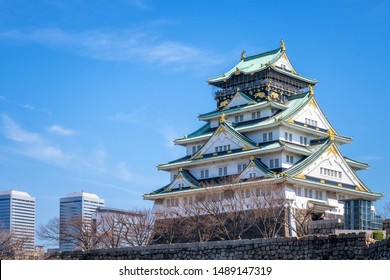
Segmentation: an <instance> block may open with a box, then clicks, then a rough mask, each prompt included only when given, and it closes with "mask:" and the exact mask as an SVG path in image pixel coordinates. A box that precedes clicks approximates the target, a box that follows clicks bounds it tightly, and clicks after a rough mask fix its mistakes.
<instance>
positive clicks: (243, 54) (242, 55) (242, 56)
mask: <svg viewBox="0 0 390 280" xmlns="http://www.w3.org/2000/svg"><path fill="white" fill-rule="evenodd" d="M245 52H246V51H245V50H243V51H242V52H241V60H243V59H244V58H245Z"/></svg>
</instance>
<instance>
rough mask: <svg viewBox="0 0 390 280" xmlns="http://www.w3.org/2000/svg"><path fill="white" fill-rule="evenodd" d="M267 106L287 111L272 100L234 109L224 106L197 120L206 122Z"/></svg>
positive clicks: (285, 107)
mask: <svg viewBox="0 0 390 280" xmlns="http://www.w3.org/2000/svg"><path fill="white" fill-rule="evenodd" d="M248 98H250V97H248ZM252 100H253V99H252ZM268 106H271V107H274V108H277V109H281V110H284V109H287V106H286V105H284V104H281V103H277V102H274V101H272V100H270V101H269V100H263V101H260V102H257V103H255V104H248V105H243V106H240V107H234V108H229V107H228V106H226V107H224V108H222V109H220V110H214V111H211V112H208V113H204V114H199V115H198V118H199V119H200V120H208V119H212V118H218V117H220V116H221V115H222V114H225V115H230V114H235V113H237V112H240V113H241V112H247V111H251V110H258V109H261V108H265V107H268Z"/></svg>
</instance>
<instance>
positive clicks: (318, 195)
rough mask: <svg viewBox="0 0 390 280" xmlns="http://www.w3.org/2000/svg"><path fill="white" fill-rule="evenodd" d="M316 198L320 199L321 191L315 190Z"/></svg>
mask: <svg viewBox="0 0 390 280" xmlns="http://www.w3.org/2000/svg"><path fill="white" fill-rule="evenodd" d="M316 199H319V200H322V191H316Z"/></svg>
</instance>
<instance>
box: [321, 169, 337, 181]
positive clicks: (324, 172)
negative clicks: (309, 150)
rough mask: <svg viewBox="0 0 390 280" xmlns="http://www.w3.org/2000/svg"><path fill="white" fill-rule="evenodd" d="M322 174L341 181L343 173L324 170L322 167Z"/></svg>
mask: <svg viewBox="0 0 390 280" xmlns="http://www.w3.org/2000/svg"><path fill="white" fill-rule="evenodd" d="M320 174H321V175H325V176H329V177H333V178H339V179H341V177H342V173H341V172H340V171H336V170H332V169H328V168H322V167H321V168H320Z"/></svg>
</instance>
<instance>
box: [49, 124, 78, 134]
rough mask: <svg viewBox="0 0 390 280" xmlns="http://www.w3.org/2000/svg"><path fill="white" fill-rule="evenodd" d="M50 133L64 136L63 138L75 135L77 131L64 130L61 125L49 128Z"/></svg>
mask: <svg viewBox="0 0 390 280" xmlns="http://www.w3.org/2000/svg"><path fill="white" fill-rule="evenodd" d="M48 131H50V132H52V133H54V134H57V135H62V136H68V135H73V134H75V133H76V131H74V130H71V129H66V128H63V127H62V126H60V125H52V126H51V127H49V128H48Z"/></svg>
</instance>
